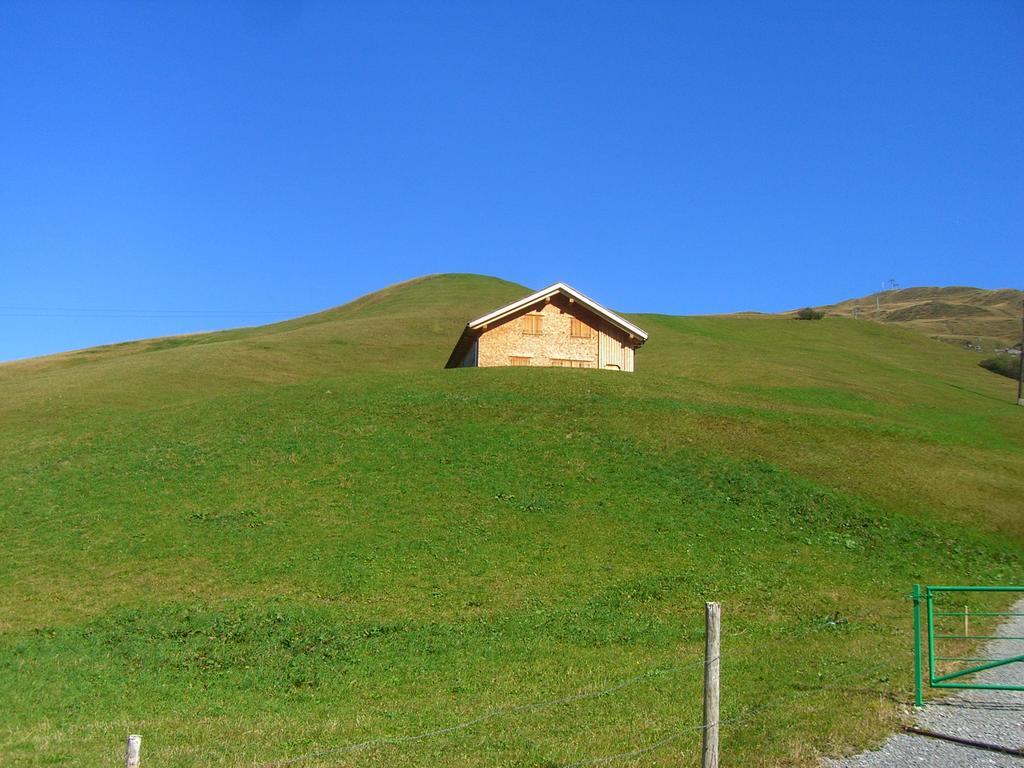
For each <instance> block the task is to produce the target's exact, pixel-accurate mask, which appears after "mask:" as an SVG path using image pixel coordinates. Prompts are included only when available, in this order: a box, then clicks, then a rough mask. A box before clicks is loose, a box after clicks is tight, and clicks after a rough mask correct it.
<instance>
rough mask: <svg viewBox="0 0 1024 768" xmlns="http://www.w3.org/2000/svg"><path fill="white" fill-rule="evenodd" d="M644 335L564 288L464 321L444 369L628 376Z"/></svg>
mask: <svg viewBox="0 0 1024 768" xmlns="http://www.w3.org/2000/svg"><path fill="white" fill-rule="evenodd" d="M645 341H647V333H646V331H644V330H643V329H641V328H639V327H637V326H635V325H633V323H631V322H629V321H628V320H626V319H624V318H622V317H619V316H618V315H617V314H615V313H614V312H612V311H611V310H609V309H605V308H604V307H602V306H601V305H600V304H598V303H597V302H596V301H594V300H593V299H590V298H587V297H586V296H584V295H583V294H582V293H580V292H579V291H577V290H576V289H575V288H572V287H570V286H568V285H566V284H565V283H555V284H554V285H551V286H548V287H547V288H545V289H543V290H541V291H537V292H536V293H533V294H530V295H529V296H527V297H526V298H524V299H520V300H519V301H513V302H512V303H511V304H506V305H505V306H504V307H499V308H498V309H496V310H494V311H493V312H489V313H488V314H486V315H483V316H482V317H478V318H477V319H476V320H470V321H469V323H467V324H466V327H465V329H464V330H463V331H462V336H460V337H459V340H458V342H457V343H456V345H455V349H453V350H452V354H451V357H449V358H448V362H447V363H446V364H445V368H492V367H495V366H507V365H533V366H548V367H561V368H604V369H606V370H612V371H632V370H633V365H634V363H633V359H634V356H635V353H636V350H637V349H639V348H640V347H641V346H642V345H643V343H644V342H645Z"/></svg>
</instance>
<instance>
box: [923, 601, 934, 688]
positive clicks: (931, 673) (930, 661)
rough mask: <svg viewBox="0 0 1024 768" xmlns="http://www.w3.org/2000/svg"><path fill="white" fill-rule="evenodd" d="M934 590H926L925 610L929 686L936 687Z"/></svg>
mask: <svg viewBox="0 0 1024 768" xmlns="http://www.w3.org/2000/svg"><path fill="white" fill-rule="evenodd" d="M932 597H933V595H932V588H931V587H928V586H926V587H925V588H924V600H925V608H926V609H927V612H928V685H935V616H934V613H933V611H932Z"/></svg>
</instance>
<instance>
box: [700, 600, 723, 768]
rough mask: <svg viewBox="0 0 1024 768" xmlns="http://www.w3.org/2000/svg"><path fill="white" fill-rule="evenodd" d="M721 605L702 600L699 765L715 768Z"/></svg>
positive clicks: (705, 767) (716, 763) (716, 755)
mask: <svg viewBox="0 0 1024 768" xmlns="http://www.w3.org/2000/svg"><path fill="white" fill-rule="evenodd" d="M721 635H722V607H721V606H720V605H719V604H718V603H705V604H704V731H703V732H704V741H703V744H702V747H701V766H702V768H718V710H719V692H718V684H719V671H720V670H719V668H720V662H721V645H722V644H721Z"/></svg>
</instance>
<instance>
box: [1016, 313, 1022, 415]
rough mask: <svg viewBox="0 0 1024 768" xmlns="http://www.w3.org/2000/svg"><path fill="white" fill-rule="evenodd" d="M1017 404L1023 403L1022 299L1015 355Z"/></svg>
mask: <svg viewBox="0 0 1024 768" xmlns="http://www.w3.org/2000/svg"><path fill="white" fill-rule="evenodd" d="M1017 405H1024V299H1021V302H1020V355H1019V356H1018V357H1017Z"/></svg>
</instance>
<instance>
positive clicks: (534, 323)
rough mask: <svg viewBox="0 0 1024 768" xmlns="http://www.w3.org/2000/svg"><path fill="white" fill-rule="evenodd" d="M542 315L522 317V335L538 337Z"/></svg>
mask: <svg viewBox="0 0 1024 768" xmlns="http://www.w3.org/2000/svg"><path fill="white" fill-rule="evenodd" d="M543 319H544V317H543V316H542V315H523V333H525V334H527V335H529V336H540V327H541V326H540V324H541V321H542V320H543Z"/></svg>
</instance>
